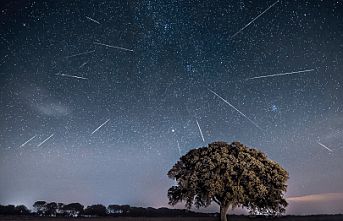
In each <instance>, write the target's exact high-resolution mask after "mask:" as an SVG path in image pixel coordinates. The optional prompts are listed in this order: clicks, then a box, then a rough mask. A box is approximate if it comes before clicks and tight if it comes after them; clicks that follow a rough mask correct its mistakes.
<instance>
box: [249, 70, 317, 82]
mask: <svg viewBox="0 0 343 221" xmlns="http://www.w3.org/2000/svg"><path fill="white" fill-rule="evenodd" d="M311 71H314V69H306V70H301V71H292V72H286V73H279V74H271V75H263V76H257V77H252V78H247V79H245V80H246V81H248V80H253V79H259V78H269V77H278V76H284V75H292V74H299V73H305V72H311Z"/></svg>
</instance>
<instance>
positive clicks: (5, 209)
mask: <svg viewBox="0 0 343 221" xmlns="http://www.w3.org/2000/svg"><path fill="white" fill-rule="evenodd" d="M0 214H2V215H15V214H16V210H15V206H14V205H7V206H3V205H0Z"/></svg>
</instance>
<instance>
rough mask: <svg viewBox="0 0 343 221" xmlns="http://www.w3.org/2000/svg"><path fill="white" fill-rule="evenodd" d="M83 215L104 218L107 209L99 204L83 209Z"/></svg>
mask: <svg viewBox="0 0 343 221" xmlns="http://www.w3.org/2000/svg"><path fill="white" fill-rule="evenodd" d="M85 214H86V215H90V216H106V215H107V209H106V207H105V206H103V205H101V204H96V205H91V206H87V208H86V209H85Z"/></svg>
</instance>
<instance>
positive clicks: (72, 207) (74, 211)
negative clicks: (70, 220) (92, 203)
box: [61, 203, 84, 217]
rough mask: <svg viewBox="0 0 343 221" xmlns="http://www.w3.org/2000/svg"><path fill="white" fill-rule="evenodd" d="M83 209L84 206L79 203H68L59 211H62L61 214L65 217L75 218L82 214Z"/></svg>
mask: <svg viewBox="0 0 343 221" xmlns="http://www.w3.org/2000/svg"><path fill="white" fill-rule="evenodd" d="M83 208H84V206H83V205H82V204H80V203H70V204H67V205H64V206H63V207H62V208H61V210H62V211H63V214H65V215H67V216H72V217H77V216H80V215H81V214H83Z"/></svg>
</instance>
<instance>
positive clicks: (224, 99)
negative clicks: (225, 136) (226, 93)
mask: <svg viewBox="0 0 343 221" xmlns="http://www.w3.org/2000/svg"><path fill="white" fill-rule="evenodd" d="M208 90H209V91H211V92H212V93H213V94H214V95H216V96H217V97H218V98H220V99H221V100H222V101H224V102H225V103H226V104H228V105H229V106H230V107H232V108H233V109H235V110H236V111H237V112H238V113H239V114H240V115H242V116H243V117H245V118H246V119H247V120H249V121H250V122H251V123H252V124H253V125H255V126H256V127H257V128H258V129H260V130H261V131H264V130H263V129H262V128H261V127H260V126H259V125H258V124H257V123H255V122H254V121H253V120H251V119H250V118H249V117H247V116H246V115H245V114H244V113H242V112H241V111H240V110H238V109H237V108H236V107H235V106H233V105H232V104H230V102H228V101H227V100H225V99H224V98H223V97H221V96H220V95H218V94H217V93H216V92H214V91H212V90H211V89H208Z"/></svg>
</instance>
